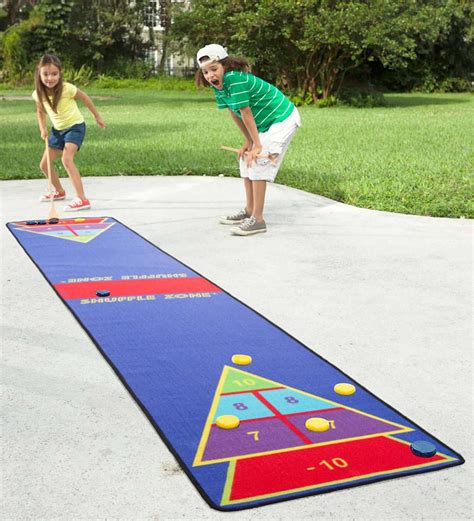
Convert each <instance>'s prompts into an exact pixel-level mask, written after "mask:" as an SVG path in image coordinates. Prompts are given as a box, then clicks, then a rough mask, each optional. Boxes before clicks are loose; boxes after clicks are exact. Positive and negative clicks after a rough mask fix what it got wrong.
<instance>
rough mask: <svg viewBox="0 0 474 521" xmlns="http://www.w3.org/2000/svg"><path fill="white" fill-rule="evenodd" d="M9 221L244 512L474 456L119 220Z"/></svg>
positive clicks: (162, 418)
mask: <svg viewBox="0 0 474 521" xmlns="http://www.w3.org/2000/svg"><path fill="white" fill-rule="evenodd" d="M7 226H8V228H9V229H10V231H11V232H12V233H13V235H14V236H15V237H16V239H17V241H18V242H19V243H20V245H21V246H22V247H23V249H24V250H25V251H26V253H27V254H28V255H29V257H30V258H31V260H32V261H33V262H34V263H35V264H36V266H37V267H38V268H39V269H40V271H41V272H42V273H43V275H44V276H45V277H46V279H47V280H48V281H49V283H50V284H51V285H52V287H53V288H54V290H55V291H56V293H57V294H58V295H59V297H60V298H61V299H62V300H63V302H64V303H65V305H66V306H67V307H68V308H69V310H70V311H71V312H72V313H73V314H74V316H75V317H76V319H77V320H78V321H79V323H80V324H81V325H82V327H83V328H84V329H85V330H86V331H87V333H88V334H89V336H90V338H91V339H92V340H93V342H94V343H95V345H96V346H97V348H98V349H99V350H100V352H101V353H102V355H103V356H104V357H105V359H106V360H107V361H108V362H109V364H110V365H111V366H112V367H113V369H114V370H115V372H116V374H117V375H118V376H119V378H120V379H121V381H122V382H123V383H124V385H125V386H126V388H127V389H128V390H129V392H130V393H131V395H132V396H133V398H134V399H135V400H136V401H137V403H138V404H139V405H140V407H141V408H142V410H143V412H144V413H145V414H146V415H147V417H148V418H149V420H150V422H151V423H152V425H153V426H154V428H155V429H156V431H157V432H158V433H159V435H160V436H161V438H162V439H163V441H164V442H165V443H166V444H167V446H168V447H169V449H170V450H171V452H172V453H173V454H174V456H175V457H176V458H177V459H178V461H179V463H180V464H181V466H182V468H183V469H184V470H185V472H186V473H187V475H188V476H189V478H190V479H191V481H192V482H193V483H194V485H195V486H196V487H197V488H198V490H199V491H200V493H201V494H202V496H203V497H204V499H205V500H206V501H207V502H208V504H209V505H210V506H212V507H214V508H216V509H219V510H238V509H243V508H249V507H255V506H259V505H263V504H267V503H272V502H276V501H282V500H287V499H292V498H297V497H302V496H308V495H313V494H318V493H322V492H329V491H332V490H336V489H341V488H345V487H350V486H356V485H362V484H365V483H369V482H374V481H380V480H384V479H387V478H394V477H398V476H406V475H410V474H418V473H423V472H428V471H432V470H438V469H443V468H446V467H451V466H454V465H459V464H461V463H463V462H464V460H463V458H462V456H460V455H459V454H457V453H456V452H454V451H453V450H452V449H450V448H449V447H448V446H446V445H445V444H444V443H442V442H441V441H439V440H438V439H436V438H434V437H433V436H431V435H430V434H428V433H427V432H426V431H424V430H423V429H422V428H420V427H419V426H418V425H416V424H415V423H413V422H412V421H410V420H409V419H408V418H406V417H405V416H403V415H402V414H400V413H399V412H398V411H396V410H394V409H393V408H392V407H390V406H389V405H387V404H386V403H384V402H383V401H381V400H380V399H378V398H377V397H376V396H374V395H373V394H372V393H371V392H370V391H368V390H367V389H365V388H364V387H363V386H362V385H360V384H359V383H357V382H355V381H354V380H353V379H351V378H350V377H349V376H348V375H347V374H345V373H343V372H342V371H340V370H339V369H338V368H336V367H335V366H334V365H332V364H331V363H329V362H328V361H326V360H325V359H323V358H322V357H320V356H319V355H317V354H315V353H314V352H313V351H311V350H310V349H309V348H307V347H306V346H304V345H302V344H301V343H300V342H298V341H297V340H296V339H294V338H293V337H291V336H290V335H288V334H287V333H285V332H284V331H283V330H282V329H280V328H279V327H278V326H276V325H275V324H273V323H271V322H270V321H269V320H267V319H265V318H264V317H262V316H261V315H260V314H258V313H257V312H255V311H254V310H252V309H250V308H249V307H248V306H246V305H245V304H243V303H242V302H240V301H239V300H237V299H236V298H234V297H232V296H231V295H230V294H228V293H227V292H226V291H224V290H223V289H221V288H220V287H219V286H217V285H215V284H213V283H212V282H210V281H209V280H207V279H206V278H204V277H202V276H201V275H200V274H199V273H197V272H195V271H193V270H192V269H191V268H189V267H188V266H186V265H184V264H183V263H181V262H179V261H178V260H176V259H175V258H173V257H172V256H170V255H168V254H167V253H165V252H164V251H162V250H161V249H159V248H158V247H156V246H154V245H153V244H151V243H150V242H148V241H147V240H145V239H143V238H142V237H141V236H139V235H138V234H136V233H135V232H133V231H132V230H131V229H129V228H128V227H126V226H125V225H123V224H122V223H120V222H118V221H116V220H115V219H113V218H109V217H99V218H90V217H87V218H76V219H61V220H60V221H59V222H58V223H56V224H49V223H47V222H46V223H45V222H44V221H20V222H13V223H8V224H7ZM239 354H240V355H242V356H240V357H236V356H235V355H239Z"/></svg>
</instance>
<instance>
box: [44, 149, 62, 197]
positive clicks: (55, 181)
mask: <svg viewBox="0 0 474 521" xmlns="http://www.w3.org/2000/svg"><path fill="white" fill-rule="evenodd" d="M48 153H49V160H50V163H51V183H52V185H53V186H54V189H55V190H56V191H57V192H64V188H63V187H62V185H61V180H60V179H59V175H58V172H57V171H56V169H55V168H54V160H55V159H57V157H58V156H59V155H60V154H61V150H59V149H57V148H48ZM39 166H40V169H41V171H42V172H43V175H44V176H45V177H46V179H48V162H47V159H46V150H45V151H44V154H43V157H42V158H41V161H40V165H39Z"/></svg>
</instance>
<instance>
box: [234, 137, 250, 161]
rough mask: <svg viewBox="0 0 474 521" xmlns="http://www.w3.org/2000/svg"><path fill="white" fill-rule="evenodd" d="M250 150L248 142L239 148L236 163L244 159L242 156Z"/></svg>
mask: <svg viewBox="0 0 474 521" xmlns="http://www.w3.org/2000/svg"><path fill="white" fill-rule="evenodd" d="M250 150H252V143H251V142H250V141H246V142H245V143H244V144H243V145H242V146H241V147H240V150H239V155H238V157H237V161H240V160H241V159H243V158H244V156H245V155H246V154H247V153H248V152H249V151H250Z"/></svg>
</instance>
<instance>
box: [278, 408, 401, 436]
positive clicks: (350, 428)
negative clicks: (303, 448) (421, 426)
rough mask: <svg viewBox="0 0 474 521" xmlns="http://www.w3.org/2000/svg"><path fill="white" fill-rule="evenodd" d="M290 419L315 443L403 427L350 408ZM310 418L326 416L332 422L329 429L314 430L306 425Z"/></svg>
mask: <svg viewBox="0 0 474 521" xmlns="http://www.w3.org/2000/svg"><path fill="white" fill-rule="evenodd" d="M287 418H288V420H290V422H291V423H292V424H293V425H294V426H295V427H297V428H298V429H299V430H300V431H301V432H303V433H304V434H305V435H306V436H307V437H308V438H309V439H311V440H312V441H314V443H322V442H325V441H334V440H343V439H346V438H357V437H360V436H371V435H373V434H381V433H387V432H393V431H400V430H401V429H400V428H399V427H397V426H396V425H392V424H390V423H385V422H384V421H381V420H377V419H375V418H372V417H371V416H365V415H364V414H360V413H357V412H354V411H350V410H348V409H330V410H328V411H313V412H309V413H305V414H295V415H288V416H287ZM309 418H324V419H325V420H328V421H329V422H330V425H331V426H330V428H329V430H327V431H325V432H312V431H309V430H308V429H307V428H306V427H305V422H306V420H307V419H309Z"/></svg>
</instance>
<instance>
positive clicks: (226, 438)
mask: <svg viewBox="0 0 474 521" xmlns="http://www.w3.org/2000/svg"><path fill="white" fill-rule="evenodd" d="M305 430H306V429H305ZM301 445H305V442H304V441H303V440H302V439H301V438H299V437H298V436H297V435H296V434H295V433H294V432H293V431H292V430H291V429H289V428H288V427H287V426H286V425H285V424H284V423H283V422H282V421H281V420H279V419H278V418H271V419H267V420H254V421H247V422H246V421H243V422H241V423H240V425H239V426H238V427H237V428H236V429H221V428H220V427H217V426H216V425H212V427H211V432H210V433H209V437H208V440H207V444H206V449H205V451H204V454H203V457H202V461H209V460H215V459H224V458H233V457H236V456H245V455H247V454H259V453H261V452H268V451H272V450H279V449H287V448H291V447H300V446H301Z"/></svg>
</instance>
